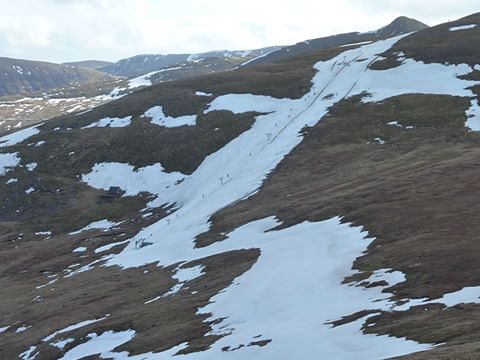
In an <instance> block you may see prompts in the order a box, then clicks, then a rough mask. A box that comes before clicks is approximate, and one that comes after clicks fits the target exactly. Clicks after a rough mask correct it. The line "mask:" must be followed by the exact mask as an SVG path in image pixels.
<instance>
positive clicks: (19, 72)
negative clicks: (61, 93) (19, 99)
mask: <svg viewBox="0 0 480 360" xmlns="http://www.w3.org/2000/svg"><path fill="white" fill-rule="evenodd" d="M112 79H113V77H112V76H111V75H109V74H105V73H103V72H100V71H96V70H93V69H88V68H85V67H80V66H67V65H59V64H53V63H48V62H43V61H31V60H21V59H11V58H6V57H1V58H0V96H5V95H14V94H25V93H31V92H36V91H47V90H51V89H54V88H58V87H64V86H69V85H77V84H86V83H95V82H101V81H107V80H112Z"/></svg>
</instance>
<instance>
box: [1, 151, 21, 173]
mask: <svg viewBox="0 0 480 360" xmlns="http://www.w3.org/2000/svg"><path fill="white" fill-rule="evenodd" d="M18 164H20V158H19V157H18V153H11V154H0V176H3V175H5V174H6V173H7V172H8V171H10V170H11V168H13V167H15V166H17V165H18Z"/></svg>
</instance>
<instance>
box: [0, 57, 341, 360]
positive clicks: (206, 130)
mask: <svg viewBox="0 0 480 360" xmlns="http://www.w3.org/2000/svg"><path fill="white" fill-rule="evenodd" d="M339 52H341V50H340V49H332V50H328V51H324V52H320V53H318V54H315V55H310V56H308V57H303V58H299V59H295V60H292V61H289V62H284V63H279V64H275V65H272V66H270V67H269V66H262V67H259V68H251V69H248V70H240V71H236V72H230V73H225V74H216V75H213V76H209V77H206V76H205V77H198V78H195V79H193V80H191V81H181V82H180V81H179V82H175V83H173V82H172V83H166V84H163V85H156V86H152V87H150V88H146V89H142V90H140V91H138V92H136V93H134V94H131V95H129V96H126V97H125V98H122V99H120V100H117V101H113V102H111V103H109V104H106V105H103V106H100V107H98V108H95V109H93V110H92V111H90V112H88V113H85V114H81V115H77V116H62V117H60V118H57V119H53V120H51V121H48V122H46V123H45V124H44V125H42V126H41V127H40V129H41V130H42V131H41V133H39V134H38V135H35V136H32V137H31V138H29V139H28V140H26V141H25V142H23V143H20V144H18V145H15V146H12V147H7V148H1V149H0V152H4V153H8V152H19V155H20V157H21V158H22V163H21V165H26V164H28V163H32V162H36V163H37V164H38V166H37V168H36V169H35V171H34V172H30V171H27V169H26V168H25V167H17V168H15V169H14V170H12V171H10V172H9V173H8V174H7V175H6V176H5V177H2V181H0V204H1V205H0V288H2V289H8V292H6V293H2V296H1V298H0V319H2V322H1V324H2V325H3V324H12V325H13V326H12V327H11V328H10V329H8V330H7V331H6V332H4V333H2V334H0V358H6V359H10V358H16V357H18V354H19V353H21V352H23V351H25V350H27V349H28V348H29V347H30V346H31V345H32V344H35V345H38V346H39V350H40V355H39V356H38V357H37V358H38V359H52V358H58V357H59V356H60V355H61V352H60V351H59V350H58V349H57V348H54V347H52V346H48V345H46V344H42V341H41V340H42V339H43V338H45V337H46V336H48V335H49V334H51V333H52V332H54V331H56V330H59V329H62V328H64V327H65V326H68V325H71V324H74V323H78V322H80V321H84V320H86V319H95V318H100V317H103V316H105V315H106V314H111V315H110V316H109V317H108V319H106V320H104V321H102V322H99V323H96V324H94V325H91V326H88V327H85V328H82V329H78V330H75V331H72V332H70V333H68V334H66V335H67V336H68V337H73V338H74V339H75V340H74V342H72V343H71V344H69V345H67V347H66V348H65V351H67V350H68V349H69V348H71V347H73V346H75V345H76V344H78V343H80V342H81V341H84V340H85V336H86V335H87V334H88V333H91V332H93V331H96V332H98V333H100V332H101V331H104V330H111V329H113V330H127V329H130V328H133V329H135V330H136V331H137V332H138V335H137V336H136V337H135V339H134V341H132V342H129V343H128V344H127V345H126V346H124V347H122V348H121V349H122V350H127V351H129V352H131V353H132V354H136V353H144V352H148V351H156V352H158V351H162V350H165V349H168V348H170V347H173V346H176V345H179V344H181V343H183V342H188V343H189V347H188V348H187V349H185V350H184V352H189V351H195V350H199V349H205V347H206V346H208V345H209V344H211V343H212V342H213V341H214V340H215V337H212V336H205V334H206V333H207V332H208V331H209V329H210V328H209V324H208V322H203V321H204V320H205V318H206V316H198V315H197V314H196V311H197V309H198V308H200V307H203V306H205V305H206V304H207V303H208V301H209V299H210V298H211V297H212V296H213V295H215V294H217V293H218V292H219V291H220V290H222V289H224V288H226V287H227V286H228V285H230V284H231V282H232V281H233V279H234V278H236V277H237V276H239V275H241V274H242V273H243V272H245V271H246V270H248V269H249V268H250V267H251V266H252V265H253V264H254V263H255V261H256V259H257V257H258V256H259V252H258V250H257V249H250V250H242V251H235V252H232V253H225V254H221V255H217V256H213V257H211V258H207V259H202V260H201V264H202V265H204V266H205V269H204V272H205V275H203V276H202V277H200V278H198V279H195V280H194V281H191V282H189V283H188V284H186V285H187V286H186V287H185V290H182V291H181V292H180V293H179V294H178V295H177V296H175V297H174V298H169V297H166V298H163V299H160V300H158V301H156V302H154V303H151V304H144V302H146V301H148V300H151V299H153V298H155V297H157V296H158V295H161V294H163V293H165V292H167V291H168V290H169V289H170V288H171V287H172V285H174V284H175V280H174V279H172V271H173V267H172V268H166V269H165V268H160V267H157V266H156V264H151V265H149V266H145V267H141V268H139V269H132V270H120V269H118V268H115V267H113V268H112V267H108V268H105V267H97V268H95V269H93V270H90V271H88V272H83V273H80V274H78V275H75V276H73V277H68V278H64V277H63V276H65V275H67V274H68V273H69V272H70V271H72V270H76V269H79V268H81V267H82V266H86V265H88V264H90V263H92V262H93V261H98V260H101V257H102V255H105V254H107V253H112V252H113V253H117V252H119V251H120V250H121V249H122V248H123V247H124V246H125V244H123V245H118V246H116V247H114V248H113V249H112V250H111V251H109V252H104V253H95V251H94V250H95V249H98V248H99V247H101V246H104V245H108V244H112V243H116V242H121V241H123V240H125V239H128V238H131V237H132V236H133V235H134V234H136V233H138V232H139V231H140V230H141V229H142V228H144V227H146V226H148V225H149V224H151V223H152V222H155V221H158V220H159V219H160V218H162V217H163V216H165V214H167V213H168V212H169V211H171V209H170V208H168V207H164V208H158V209H155V211H154V214H153V215H151V216H146V217H143V216H142V212H140V211H139V210H141V209H142V208H144V207H145V204H146V202H147V201H148V200H149V199H150V197H149V195H148V194H143V195H139V196H135V197H128V198H122V199H118V200H115V201H114V202H105V201H102V200H101V198H100V195H101V194H102V193H103V192H102V191H99V190H95V189H92V188H89V187H88V186H86V185H84V184H82V183H80V182H79V181H78V178H77V175H79V174H81V173H85V172H88V171H90V169H91V167H92V166H93V165H94V164H95V163H96V162H101V161H121V162H129V163H130V164H132V165H134V166H135V167H141V166H146V165H151V164H154V163H157V162H159V161H161V162H162V164H163V165H164V166H165V168H166V169H167V170H169V171H174V170H175V171H183V172H185V173H191V172H192V171H194V170H195V169H196V167H197V166H198V165H199V164H200V162H201V161H202V160H203V159H204V158H205V156H207V155H208V154H210V153H212V152H214V151H217V150H218V149H219V148H220V147H222V146H224V145H225V144H226V143H227V142H228V141H230V140H231V139H232V138H234V137H236V136H238V135H239V134H240V133H242V132H243V131H245V130H246V129H248V128H249V127H250V126H251V124H252V121H253V116H254V114H243V115H233V114H231V113H230V112H213V113H210V114H208V115H201V116H200V119H199V121H198V122H197V125H196V126H194V127H188V126H183V127H178V128H164V127H160V126H157V125H153V124H151V123H150V122H149V121H148V120H147V119H144V118H141V117H140V115H141V114H143V112H144V111H145V110H147V109H148V108H150V107H152V106H155V105H162V106H163V107H164V111H165V113H166V114H167V115H170V116H179V115H191V114H201V113H202V112H203V110H204V108H205V106H206V105H207V104H208V102H210V101H211V99H212V98H211V97H202V96H195V91H197V90H201V91H207V92H214V93H215V94H216V95H218V94H221V93H230V92H238V93H240V92H243V91H247V90H248V92H252V93H258V94H265V95H268V94H271V95H275V96H287V95H288V93H289V92H290V93H292V94H295V96H297V97H300V96H301V95H302V94H303V93H304V92H306V91H307V89H309V87H310V81H311V78H312V76H313V74H314V70H313V69H312V66H313V64H314V63H315V62H317V61H319V60H325V59H329V58H331V57H333V56H335V55H336V54H338V53H339ZM130 115H133V120H132V124H131V125H130V126H129V127H126V128H94V129H83V130H82V129H80V128H81V127H83V126H85V125H88V124H90V123H92V122H94V121H97V120H98V119H100V118H102V117H105V116H110V117H115V116H120V117H123V116H130ZM215 129H217V130H215ZM40 141H45V143H44V144H43V145H41V146H39V147H34V146H29V144H35V143H38V142H40ZM9 178H16V179H18V182H17V183H14V184H8V185H7V184H5V182H6V180H7V179H9ZM30 186H34V187H35V188H36V189H37V190H36V191H35V192H33V193H31V194H30V195H28V196H27V195H26V194H25V190H26V189H28V188H29V187H30ZM17 210H18V211H17ZM104 218H106V219H109V220H112V221H116V222H119V221H123V222H122V224H120V225H119V226H118V227H117V228H114V229H112V230H111V231H107V232H102V231H90V232H86V233H82V234H79V235H68V233H69V232H71V231H74V230H77V229H79V228H82V227H83V226H85V225H87V224H89V223H90V222H92V221H95V220H99V219H104ZM47 230H49V231H52V233H53V234H52V236H51V237H49V236H47V235H40V234H39V235H35V232H40V231H47ZM79 246H86V247H87V251H86V252H83V253H74V252H72V251H73V250H74V249H76V248H77V247H79ZM102 263H103V261H100V262H99V263H97V266H98V265H101V264H102ZM187 265H189V266H190V265H191V266H194V265H197V264H195V263H192V264H187ZM54 279H59V280H58V281H56V282H55V283H53V284H51V285H49V286H45V287H42V288H39V289H36V288H35V287H37V286H41V285H44V284H46V283H47V282H49V281H51V280H54ZM38 296H40V298H38ZM34 299H36V300H34ZM23 324H25V325H27V326H30V325H31V326H32V327H31V328H29V329H28V330H27V331H25V332H24V333H18V334H16V333H15V330H16V329H17V328H19V327H20V326H22V325H23ZM268 340H269V339H259V341H258V344H257V343H255V344H253V343H252V344H250V345H249V344H245V345H249V346H262V345H263V344H265V343H266V342H268Z"/></svg>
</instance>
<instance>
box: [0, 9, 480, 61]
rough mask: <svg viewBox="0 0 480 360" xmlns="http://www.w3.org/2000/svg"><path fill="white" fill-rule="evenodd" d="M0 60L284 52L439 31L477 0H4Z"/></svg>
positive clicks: (54, 59)
mask: <svg viewBox="0 0 480 360" xmlns="http://www.w3.org/2000/svg"><path fill="white" fill-rule="evenodd" d="M0 5H1V9H2V10H1V12H0V56H7V57H16V58H25V59H35V60H46V61H53V62H64V61H72V60H84V59H101V60H110V61H116V60H119V59H121V58H125V57H129V56H132V55H136V54H142V53H164V54H165V53H195V52H202V51H206V50H217V49H218V50H220V49H232V50H234V49H239V50H240V49H250V48H258V47H264V46H269V45H286V44H292V43H296V42H299V41H303V40H306V39H310V38H315V37H321V36H325V35H332V34H337V33H340V32H349V31H368V30H373V29H376V28H378V27H381V26H383V25H385V24H387V23H389V22H390V21H392V20H393V19H394V18H395V17H397V16H400V15H406V16H409V17H414V18H416V19H418V20H421V21H423V22H425V23H427V24H428V25H435V24H438V23H441V22H444V21H448V20H453V19H456V18H459V17H462V16H465V15H469V14H471V13H474V12H478V11H480V4H479V0H460V1H452V0H392V1H384V0H333V1H332V0H329V1H321V0H285V1H282V0H276V1H263V0H235V1H229V0H0Z"/></svg>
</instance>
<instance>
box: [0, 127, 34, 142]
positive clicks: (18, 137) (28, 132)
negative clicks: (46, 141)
mask: <svg viewBox="0 0 480 360" xmlns="http://www.w3.org/2000/svg"><path fill="white" fill-rule="evenodd" d="M41 125H42V124H38V125H35V126H32V127H29V128H26V129H23V130H20V131H17V132H14V133H13V134H9V135H5V136H2V137H0V148H1V147H6V146H13V145H16V144H18V143H21V142H22V141H24V140H26V139H28V138H29V137H32V136H33V135H36V134H38V133H39V132H40V130H38V127H39V126H41Z"/></svg>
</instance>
